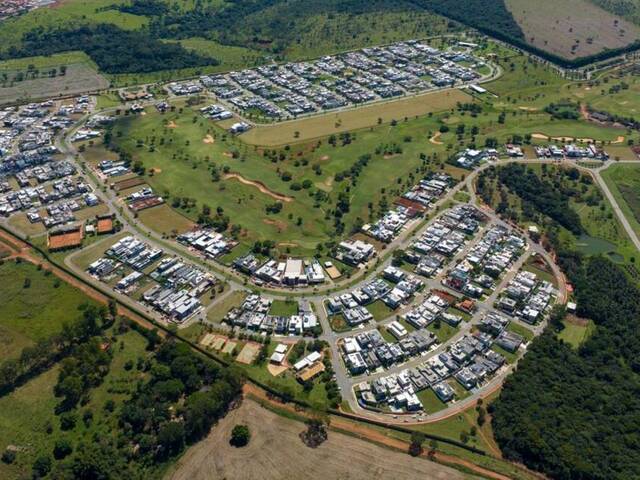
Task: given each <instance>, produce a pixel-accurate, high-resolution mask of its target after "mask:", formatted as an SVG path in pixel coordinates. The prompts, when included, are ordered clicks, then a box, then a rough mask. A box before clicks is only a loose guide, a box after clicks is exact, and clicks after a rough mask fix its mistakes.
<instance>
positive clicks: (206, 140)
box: [202, 135, 216, 144]
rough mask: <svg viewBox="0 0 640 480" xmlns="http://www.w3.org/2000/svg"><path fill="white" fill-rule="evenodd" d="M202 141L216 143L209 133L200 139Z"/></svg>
mask: <svg viewBox="0 0 640 480" xmlns="http://www.w3.org/2000/svg"><path fill="white" fill-rule="evenodd" d="M202 142H203V143H209V144H211V143H216V141H215V139H214V138H213V137H212V136H211V135H207V136H206V137H204V138H203V139H202Z"/></svg>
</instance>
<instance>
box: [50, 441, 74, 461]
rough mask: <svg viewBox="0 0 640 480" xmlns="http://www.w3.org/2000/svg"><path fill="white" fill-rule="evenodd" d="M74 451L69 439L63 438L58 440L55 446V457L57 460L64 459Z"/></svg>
mask: <svg viewBox="0 0 640 480" xmlns="http://www.w3.org/2000/svg"><path fill="white" fill-rule="evenodd" d="M72 451H73V448H72V447H71V443H70V442H69V440H67V439H65V438H62V439H60V440H57V441H56V443H55V445H54V447H53V458H55V459H56V460H62V459H63V458H65V457H66V456H68V455H69V454H70V453H71V452H72Z"/></svg>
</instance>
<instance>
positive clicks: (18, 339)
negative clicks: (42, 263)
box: [0, 261, 90, 359]
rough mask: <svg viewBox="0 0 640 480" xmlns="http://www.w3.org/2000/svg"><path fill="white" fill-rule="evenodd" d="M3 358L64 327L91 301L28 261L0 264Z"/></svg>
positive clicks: (13, 354)
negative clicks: (81, 307) (63, 325)
mask: <svg viewBox="0 0 640 480" xmlns="http://www.w3.org/2000/svg"><path fill="white" fill-rule="evenodd" d="M0 285H2V288H0V305H2V308H0V358H2V359H6V358H10V357H14V356H17V355H19V353H20V351H21V350H22V349H23V348H24V347H26V346H29V345H32V344H33V343H34V342H37V341H38V340H41V339H44V338H47V337H49V336H51V335H53V334H55V333H58V332H59V331H60V330H61V329H62V324H63V323H64V322H67V321H70V320H73V319H74V318H75V317H76V316H79V315H80V311H79V310H78V308H79V307H80V306H81V305H83V304H86V303H87V302H90V301H89V299H88V298H87V297H86V296H85V295H84V294H82V293H81V292H80V291H78V290H76V289H75V288H73V287H71V286H69V285H68V284H66V283H63V282H60V281H59V280H58V279H57V278H56V277H55V276H54V275H47V274H45V272H44V271H43V270H38V269H37V268H36V266H35V265H33V264H31V263H28V262H21V263H16V262H15V261H5V262H4V263H3V264H2V265H0Z"/></svg>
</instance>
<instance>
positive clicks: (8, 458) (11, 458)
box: [2, 448, 16, 465]
mask: <svg viewBox="0 0 640 480" xmlns="http://www.w3.org/2000/svg"><path fill="white" fill-rule="evenodd" d="M2 461H3V462H4V463H6V464H7V465H9V464H12V463H13V462H15V461H16V452H15V451H14V450H9V449H8V448H7V449H6V450H5V451H4V452H2Z"/></svg>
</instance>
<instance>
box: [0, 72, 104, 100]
mask: <svg viewBox="0 0 640 480" xmlns="http://www.w3.org/2000/svg"><path fill="white" fill-rule="evenodd" d="M59 66H60V65H58V67H59ZM51 68H56V67H55V66H54V67H51ZM66 68H67V70H66V73H65V75H61V74H60V73H58V74H57V75H55V76H49V75H43V76H40V77H39V78H29V79H28V80H22V81H15V82H11V81H10V82H6V83H2V84H0V105H3V104H7V103H13V102H17V101H20V102H28V101H31V100H36V99H48V98H56V97H59V96H72V95H77V94H82V93H85V92H91V91H95V90H101V89H104V88H107V87H108V86H109V82H108V80H106V79H105V78H104V77H103V76H102V75H100V74H99V73H98V72H97V71H96V70H95V69H94V68H92V67H91V66H89V65H87V64H84V63H78V64H72V65H67V66H66ZM24 73H26V72H25V71H21V70H13V71H12V70H4V71H2V73H1V74H5V75H7V76H8V77H9V78H10V79H11V78H15V77H16V75H19V74H24Z"/></svg>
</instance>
